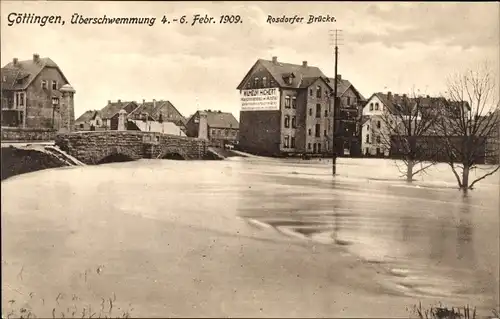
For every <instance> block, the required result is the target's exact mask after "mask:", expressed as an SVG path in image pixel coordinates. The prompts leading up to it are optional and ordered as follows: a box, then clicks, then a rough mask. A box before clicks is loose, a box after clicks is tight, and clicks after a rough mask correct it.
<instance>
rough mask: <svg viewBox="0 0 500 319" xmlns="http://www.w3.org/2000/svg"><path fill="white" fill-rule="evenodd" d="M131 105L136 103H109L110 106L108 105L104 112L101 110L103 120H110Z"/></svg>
mask: <svg viewBox="0 0 500 319" xmlns="http://www.w3.org/2000/svg"><path fill="white" fill-rule="evenodd" d="M130 103H135V102H132V101H131V102H122V101H119V102H108V105H106V106H105V107H104V108H103V109H102V110H101V118H103V119H110V118H112V117H113V116H115V114H116V113H118V112H119V111H120V110H121V109H123V108H125V107H126V106H128V105H129V104H130Z"/></svg>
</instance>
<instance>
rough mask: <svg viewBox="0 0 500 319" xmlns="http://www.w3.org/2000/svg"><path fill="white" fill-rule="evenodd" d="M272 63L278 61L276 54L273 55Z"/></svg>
mask: <svg viewBox="0 0 500 319" xmlns="http://www.w3.org/2000/svg"><path fill="white" fill-rule="evenodd" d="M273 63H274V64H276V63H278V57H277V56H273Z"/></svg>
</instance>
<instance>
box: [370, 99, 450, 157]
mask: <svg viewBox="0 0 500 319" xmlns="http://www.w3.org/2000/svg"><path fill="white" fill-rule="evenodd" d="M447 105H449V103H446V99H444V98H441V97H430V96H428V95H427V96H412V97H408V96H407V95H406V94H393V93H392V92H387V93H382V92H377V93H374V94H373V95H372V96H371V97H370V98H369V99H368V100H367V102H366V104H365V105H364V107H363V111H362V116H363V119H364V120H363V124H362V129H361V135H362V143H361V147H362V150H363V154H364V155H371V156H389V155H390V150H391V145H390V144H391V139H390V136H391V135H395V134H397V135H400V136H404V135H405V134H406V132H405V130H407V129H408V128H410V129H411V127H413V128H415V129H416V128H417V127H418V126H417V125H418V123H423V122H419V121H421V120H425V118H429V117H437V116H441V115H442V111H443V110H444V109H443V107H444V106H447ZM447 114H448V112H447ZM406 119H408V121H409V122H408V123H410V122H411V123H412V126H409V125H406V126H405V125H402V121H406ZM428 123H429V124H428V126H427V125H425V126H422V128H425V132H424V131H421V130H420V132H418V134H419V135H426V136H427V135H432V136H439V135H440V133H439V127H437V126H436V125H432V123H431V122H428ZM398 128H399V129H398ZM395 130H401V131H400V132H399V133H397V132H396V131H395ZM413 134H417V133H416V132H415V133H413Z"/></svg>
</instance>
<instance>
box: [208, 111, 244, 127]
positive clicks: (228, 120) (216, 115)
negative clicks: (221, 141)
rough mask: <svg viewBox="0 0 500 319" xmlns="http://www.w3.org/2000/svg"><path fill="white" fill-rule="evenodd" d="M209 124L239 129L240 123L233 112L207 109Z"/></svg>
mask: <svg viewBox="0 0 500 319" xmlns="http://www.w3.org/2000/svg"><path fill="white" fill-rule="evenodd" d="M205 113H206V114H207V124H208V126H210V127H217V128H234V129H238V128H239V126H240V124H239V123H238V120H236V118H235V117H234V115H233V114H232V113H227V112H220V111H205Z"/></svg>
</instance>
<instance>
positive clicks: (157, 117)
mask: <svg viewBox="0 0 500 319" xmlns="http://www.w3.org/2000/svg"><path fill="white" fill-rule="evenodd" d="M146 117H148V118H149V120H150V121H157V122H159V123H162V122H171V123H174V124H175V125H177V126H178V127H179V128H180V129H182V130H183V131H184V130H185V125H186V122H187V120H186V118H185V117H184V116H183V115H182V114H181V112H179V110H178V109H177V108H176V107H175V106H174V105H173V104H172V103H171V102H170V101H164V100H159V101H157V100H155V99H153V101H151V102H146V100H142V104H140V105H139V107H137V108H136V109H135V110H133V111H132V112H131V113H130V114H129V116H128V118H129V119H130V120H142V119H144V118H146Z"/></svg>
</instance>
